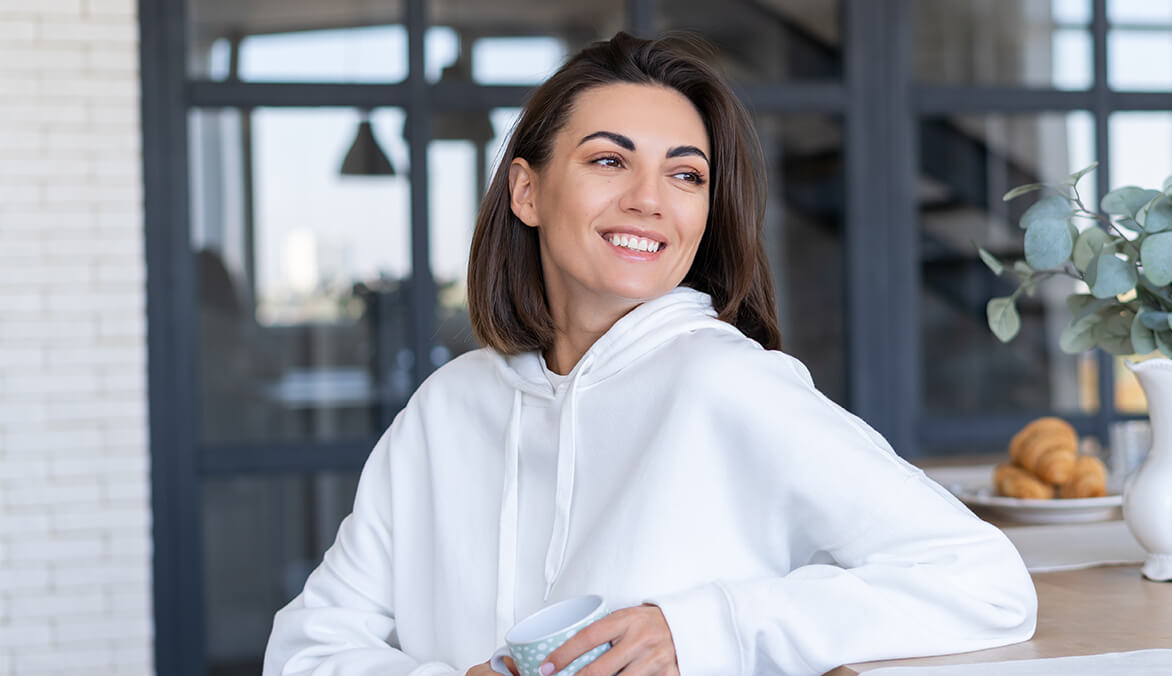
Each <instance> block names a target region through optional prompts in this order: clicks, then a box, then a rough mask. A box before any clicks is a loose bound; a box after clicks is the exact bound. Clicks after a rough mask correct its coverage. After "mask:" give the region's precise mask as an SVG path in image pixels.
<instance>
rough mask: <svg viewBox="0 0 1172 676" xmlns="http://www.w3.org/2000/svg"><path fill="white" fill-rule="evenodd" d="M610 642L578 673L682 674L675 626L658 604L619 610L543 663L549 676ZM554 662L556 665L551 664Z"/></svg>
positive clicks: (608, 675)
mask: <svg viewBox="0 0 1172 676" xmlns="http://www.w3.org/2000/svg"><path fill="white" fill-rule="evenodd" d="M607 641H610V644H611V648H610V650H608V651H606V652H604V653H602V656H601V657H599V658H598V659H596V660H594V661H593V662H591V663H590V664H588V665H586V666H585V667H583V668H582V670H581V671H579V672H578V676H614V674H617V673H619V672H620V671H621V672H623V676H679V674H680V670H679V667H678V666H677V665H676V646H675V642H674V641H672V637H671V629H669V628H668V626H667V620H666V619H665V618H664V617H663V611H661V610H660V609H659V608H658V607H657V606H652V605H644V606H638V607H635V608H624V609H622V610H616V611H615V612H613V613H611V614H610V615H607V616H606V617H604V618H602V619H601V620H598V621H597V622H595V623H594V624H591V625H590V626H588V627H586V628H585V629H583V630H582V631H580V632H578V633H577V634H574V635H573V636H572V637H571V638H570V640H568V641H566V642H565V643H563V644H562V645H560V646H558V649H557V650H555V651H553V652H552V653H550V654H549V659H548V660H546V662H545V663H543V664H542V665H541V673H542V674H545V676H549V674H553V673H556V672H558V671H561V670H562V669H565V668H566V665H568V664H569V663H570V662H573V661H574V660H575V659H577V658H578V657H579V656H581V655H582V654H583V653H586V652H588V651H589V650H590V649H592V648H594V647H595V646H599V645H602V644H603V643H606V642H607ZM551 665H552V666H551Z"/></svg>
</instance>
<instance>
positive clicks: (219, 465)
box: [198, 437, 378, 477]
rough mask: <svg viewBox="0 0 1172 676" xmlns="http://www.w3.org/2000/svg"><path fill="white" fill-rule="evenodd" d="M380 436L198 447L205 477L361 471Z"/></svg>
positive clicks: (200, 463) (201, 470) (201, 467)
mask: <svg viewBox="0 0 1172 676" xmlns="http://www.w3.org/2000/svg"><path fill="white" fill-rule="evenodd" d="M377 442H378V437H371V438H368V439H354V440H338V441H296V442H281V443H276V442H261V443H253V444H215V445H204V446H201V447H200V448H199V449H198V457H199V473H200V475H201V476H205V477H213V476H235V475H238V474H274V473H284V472H305V473H312V472H328V471H337V470H347V471H350V470H358V469H361V468H362V465H363V463H365V462H366V458H367V456H369V455H370V450H371V449H372V448H374V446H375V444H376V443H377Z"/></svg>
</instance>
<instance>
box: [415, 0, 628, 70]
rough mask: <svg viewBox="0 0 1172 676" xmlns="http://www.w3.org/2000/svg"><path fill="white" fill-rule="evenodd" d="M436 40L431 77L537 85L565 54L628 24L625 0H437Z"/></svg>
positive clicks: (432, 10) (432, 9)
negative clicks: (499, 0)
mask: <svg viewBox="0 0 1172 676" xmlns="http://www.w3.org/2000/svg"><path fill="white" fill-rule="evenodd" d="M428 12H429V19H430V21H431V23H432V25H433V28H431V29H430V30H429V37H431V35H430V34H431V33H432V32H434V33H435V34H436V35H435V40H436V42H437V43H443V47H442V49H441V48H437V49H436V50H434V51H429V52H428V54H427V55H426V60H427V61H426V71H427V73H428V77H429V78H430V77H432V74H440V77H441V78H443V79H446V80H453V79H463V80H473V81H475V82H478V83H480V84H514V85H516V84H521V85H524V84H537V83H539V82H542V81H543V80H545V79H546V78H547V77H548V76H549V75H551V74H552V73H553V71H554V70H556V69H557V68H558V67H559V66H561V64H562V62H563V61H564V60H565V58H566V56H568V55H570V54H573V53H574V52H577V51H578V50H580V49H581V48H583V47H585V46H586V45H587V44H589V43H590V42H593V41H595V40H603V39H607V38H610V37H611V36H613V35H614V34H615V33H616V32H618V31H619V30H621V29H622V28H623V21H624V19H625V16H626V15H625V3H624V2H623V0H595V1H593V2H588V3H570V2H545V1H543V0H516V1H514V2H509V3H496V2H468V1H467V0H436V1H435V2H432V3H430V4H429V6H428Z"/></svg>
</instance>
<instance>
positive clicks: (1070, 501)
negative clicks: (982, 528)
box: [948, 484, 1123, 523]
mask: <svg viewBox="0 0 1172 676" xmlns="http://www.w3.org/2000/svg"><path fill="white" fill-rule="evenodd" d="M948 490H950V491H952V493H953V495H955V496H956V497H958V498H960V501H961V502H963V503H965V504H966V505H968V506H970V507H980V508H981V509H984V510H986V511H989V512H991V513H993V514H996V515H998V516H1001V517H1003V518H1005V519H1009V520H1011V521H1020V522H1022V523H1086V522H1090V521H1107V520H1109V519H1116V518H1119V516H1120V515H1121V513H1122V512H1121V509H1120V508H1121V506H1122V505H1123V496H1122V495H1118V494H1115V495H1105V496H1103V497H1101V498H1055V499H1053V500H1028V499H1024V498H1007V497H1003V496H1000V495H997V494H995V493H994V492H993V489H992V488H990V487H989V486H988V485H983V486H972V485H965V484H950V485H949V486H948Z"/></svg>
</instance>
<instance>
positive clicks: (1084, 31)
mask: <svg viewBox="0 0 1172 676" xmlns="http://www.w3.org/2000/svg"><path fill="white" fill-rule="evenodd" d="M914 6H915V40H916V74H917V77H918V79H919V80H920V81H922V82H927V83H956V84H990V85H993V84H998V85H1025V86H1030V87H1052V88H1056V89H1086V88H1088V87H1090V86H1091V82H1092V79H1093V75H1092V73H1093V68H1092V59H1091V52H1092V46H1091V34H1090V20H1091V3H1090V0H915V3H914Z"/></svg>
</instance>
